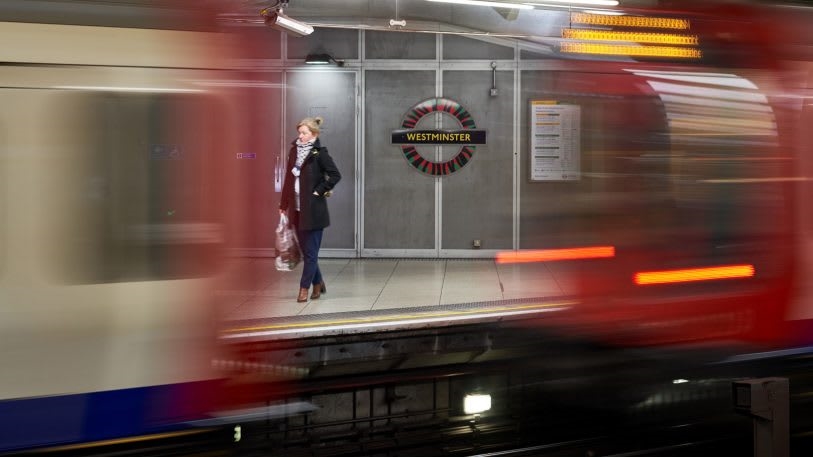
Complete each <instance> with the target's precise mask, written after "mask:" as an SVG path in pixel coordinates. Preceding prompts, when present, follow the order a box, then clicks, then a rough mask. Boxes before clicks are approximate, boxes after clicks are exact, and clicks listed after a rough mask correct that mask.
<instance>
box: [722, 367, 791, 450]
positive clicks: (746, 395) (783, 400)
mask: <svg viewBox="0 0 813 457" xmlns="http://www.w3.org/2000/svg"><path fill="white" fill-rule="evenodd" d="M732 393H733V399H734V409H735V410H736V411H737V412H738V413H740V414H743V415H746V416H749V417H751V418H753V424H754V457H789V456H790V444H789V441H790V419H789V417H790V386H789V383H788V380H787V379H786V378H759V379H751V380H746V381H736V382H734V383H733V384H732Z"/></svg>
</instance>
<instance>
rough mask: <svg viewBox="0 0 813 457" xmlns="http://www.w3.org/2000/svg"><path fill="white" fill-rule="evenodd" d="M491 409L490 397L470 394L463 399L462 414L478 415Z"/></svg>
mask: <svg viewBox="0 0 813 457" xmlns="http://www.w3.org/2000/svg"><path fill="white" fill-rule="evenodd" d="M489 409H491V395H487V394H470V395H466V398H464V399H463V412H464V413H466V414H480V413H482V412H483V411H488V410H489Z"/></svg>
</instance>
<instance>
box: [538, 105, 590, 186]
mask: <svg viewBox="0 0 813 457" xmlns="http://www.w3.org/2000/svg"><path fill="white" fill-rule="evenodd" d="M530 119H531V139H530V145H531V167H530V169H531V181H575V180H578V179H580V169H579V164H580V160H581V141H580V140H581V130H580V128H581V127H580V126H581V107H580V106H577V105H559V104H557V102H555V101H549V100H532V101H531V117H530Z"/></svg>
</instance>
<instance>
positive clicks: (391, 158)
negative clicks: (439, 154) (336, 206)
mask: <svg viewBox="0 0 813 457" xmlns="http://www.w3.org/2000/svg"><path fill="white" fill-rule="evenodd" d="M435 79H436V72H435V71H434V70H414V71H413V70H367V71H366V72H365V106H366V110H365V124H364V125H365V133H364V142H365V143H364V146H365V147H364V192H363V197H362V198H363V201H364V219H363V220H364V222H363V223H364V235H363V246H362V254H363V255H371V256H375V255H382V256H394V255H418V256H435V255H436V254H437V244H436V238H437V236H436V220H435V219H436V216H435V214H436V180H437V179H438V178H436V177H432V176H428V175H425V174H423V173H421V172H419V171H418V170H416V169H415V168H414V167H412V166H411V165H410V164H409V162H407V159H406V158H405V157H404V154H403V153H402V152H401V148H400V147H398V146H397V145H393V144H392V143H391V132H392V131H393V130H395V129H398V128H400V126H401V123H402V122H403V118H404V115H405V114H406V113H407V112H408V111H409V109H410V108H412V107H413V106H414V105H415V104H417V103H419V102H421V101H422V100H425V99H427V98H431V97H433V96H434V95H435ZM427 117H429V116H427ZM433 127H434V126H433V125H432V126H429V128H433ZM434 151H435V147H433V146H419V152H420V153H421V154H422V155H424V154H426V155H425V156H427V157H434V155H435V152H434Z"/></svg>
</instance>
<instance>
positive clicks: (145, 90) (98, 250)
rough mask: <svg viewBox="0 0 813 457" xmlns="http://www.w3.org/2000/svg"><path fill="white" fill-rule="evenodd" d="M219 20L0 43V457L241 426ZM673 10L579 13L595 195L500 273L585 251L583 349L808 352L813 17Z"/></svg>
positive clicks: (231, 125) (563, 213) (11, 37)
mask: <svg viewBox="0 0 813 457" xmlns="http://www.w3.org/2000/svg"><path fill="white" fill-rule="evenodd" d="M15 3H17V4H25V3H26V2H24V1H21V2H15ZM168 3H169V4H176V3H183V2H182V1H181V0H178V1H176V2H168ZM208 3H209V2H191V1H190V2H188V4H187V5H185V6H188V5H193V4H194V5H196V6H194V7H189V8H186V9H185V10H184V14H183V15H182V16H180V18H179V17H176V16H171V17H169V18H167V17H166V16H164V15H161V16H160V19H161V21H158V22H156V18H155V17H149V18H145V22H146V23H148V24H149V26H144V25H139V24H134V23H132V22H133V21H134V19H133V17H132V13H133V10H132V8H127V9H125V10H124V11H123V12H121V13H119V14H120V15H121V17H126V18H125V19H115V20H111V19H110V18H105V19H102V20H100V21H99V22H98V23H91V24H75V23H73V24H70V23H59V21H58V20H54V21H44V20H37V19H32V18H31V17H30V16H28V17H25V15H23V16H21V18H16V19H15V20H14V21H10V22H0V38H1V39H2V41H3V42H4V43H17V45H15V46H4V47H2V48H0V62H2V64H0V101H2V106H3V107H4V109H2V110H0V219H2V221H3V223H2V224H0V454H2V453H4V452H15V451H17V450H20V449H30V448H41V447H48V446H56V445H77V444H80V443H97V442H105V441H106V440H113V439H119V438H123V437H130V438H132V437H142V438H143V437H166V436H173V434H177V436H183V434H185V433H190V430H192V431H194V430H196V429H195V428H193V427H191V426H190V424H194V423H195V422H196V421H198V420H200V419H202V418H207V417H209V416H210V415H211V413H212V412H213V411H217V410H219V409H223V408H230V407H234V406H235V405H234V404H233V403H231V399H230V398H227V397H224V395H226V394H225V392H227V391H228V390H227V389H224V388H223V384H224V383H225V382H227V381H228V380H224V379H222V377H221V376H220V373H217V372H215V371H214V369H213V366H212V360H213V359H214V358H215V357H216V356H217V355H218V354H219V353H220V352H221V351H224V350H228V348H224V347H220V346H218V342H217V341H218V339H217V337H216V336H217V330H218V329H217V323H218V306H217V303H216V301H215V300H216V297H217V295H216V294H214V293H213V292H214V290H215V288H216V287H217V286H218V285H219V283H218V281H219V280H220V278H219V276H220V273H221V268H222V263H223V257H224V256H223V254H224V249H225V248H226V247H227V237H228V233H227V232H228V226H229V224H233V223H234V222H235V221H234V220H230V219H229V210H230V208H229V202H230V201H231V200H230V199H231V198H233V195H232V194H231V192H232V189H233V187H234V185H235V179H236V178H235V176H236V173H234V172H233V170H232V167H233V163H234V161H233V160H227V159H231V158H233V155H232V151H240V150H241V147H240V146H239V143H240V141H242V140H241V139H244V138H247V137H250V136H251V134H250V132H248V131H247V128H249V127H250V126H251V125H253V123H254V122H255V121H256V119H254V118H249V119H246V118H245V116H249V117H251V116H252V113H251V112H244V111H242V110H241V109H238V108H237V105H239V101H237V100H239V99H240V97H241V94H240V93H238V92H239V90H240V84H235V80H236V79H238V78H240V75H235V74H233V72H232V71H231V70H229V69H228V65H227V64H225V63H224V61H225V59H226V58H227V57H229V56H231V57H233V56H234V55H235V54H238V53H239V51H238V50H237V48H236V47H235V46H236V44H235V42H234V41H232V39H231V37H229V36H228V35H227V34H223V33H220V32H219V31H218V30H217V25H216V23H215V22H216V21H212V19H211V18H212V16H213V15H214V14H215V11H214V9H207V7H206V6H205V5H207V4H208ZM213 3H216V2H213ZM689 4H691V5H696V6H688V5H689ZM201 5H202V6H201ZM680 5H681V7H680V8H681V9H680V11H677V10H674V11H672V10H668V9H663V10H649V11H636V10H630V11H628V12H627V13H628V14H627V15H624V16H604V17H599V16H596V17H593V16H590V15H587V14H585V15H583V16H575V19H584V21H585V22H583V23H582V24H581V25H579V26H577V27H574V29H578V30H583V31H588V32H591V33H592V32H601V33H593V34H591V35H586V37H587V38H584V42H581V41H579V40H580V38H578V33H576V34H574V35H572V36H570V37H568V38H567V39H566V40H563V43H565V46H564V48H563V52H562V55H561V56H560V57H561V59H560V60H559V61H557V62H556V64H555V67H556V70H555V71H552V72H550V75H551V76H550V77H549V78H546V79H545V80H544V81H540V85H539V87H538V90H537V93H536V94H534V96H539V98H546V99H549V100H553V101H555V102H556V103H559V104H562V105H568V104H571V105H579V106H581V113H582V120H581V170H580V176H581V178H580V179H579V180H577V181H573V182H567V183H565V184H564V186H563V187H562V190H563V192H562V195H561V196H560V198H559V202H558V203H557V205H555V206H552V207H551V209H550V210H549V211H548V212H547V213H546V216H545V217H548V218H550V219H551V220H554V222H553V223H552V224H551V226H553V227H556V228H557V229H558V230H559V231H558V233H559V243H558V244H559V245H558V246H551V249H548V250H545V251H544V252H520V253H511V254H509V255H507V256H506V259H507V260H508V261H517V259H521V260H531V261H533V260H544V259H549V258H555V257H557V256H559V257H560V258H570V259H573V258H574V257H579V256H583V255H584V254H585V253H587V254H588V256H587V257H589V258H581V259H578V260H569V261H568V268H571V271H572V272H573V273H574V275H573V279H574V289H573V291H574V294H575V295H576V296H577V297H578V298H579V300H578V302H579V304H578V306H574V307H573V308H572V309H571V311H570V312H568V313H562V314H561V317H552V318H550V319H549V321H550V322H552V323H554V324H557V325H560V326H561V327H562V328H565V329H567V331H569V332H573V333H578V334H581V335H585V336H587V337H589V338H591V339H600V340H602V341H606V342H611V343H614V344H619V345H635V346H639V345H660V344H681V343H689V342H697V341H709V340H714V341H731V340H738V341H750V342H752V343H755V344H758V345H760V347H768V348H787V347H796V346H800V345H805V344H810V343H813V341H811V340H813V325H811V322H812V321H813V280H811V279H810V269H811V268H812V267H813V258H812V257H811V256H813V218H811V216H810V211H808V209H807V206H806V205H808V203H807V202H808V201H810V199H811V197H813V195H811V192H813V189H812V188H811V184H810V181H811V178H810V176H811V175H812V174H813V161H812V160H811V159H810V158H809V157H808V156H807V155H808V147H809V145H810V144H811V143H813V129H811V128H810V127H811V126H813V111H811V99H810V97H811V95H813V92H811V88H812V87H811V84H813V65H812V63H813V53H811V52H810V50H809V47H810V43H813V36H810V35H809V34H810V33H811V32H809V31H808V30H809V27H808V26H807V23H809V19H810V13H809V12H807V10H803V9H798V8H774V7H764V6H758V5H757V6H755V5H751V6H747V7H746V6H744V5H740V4H732V3H728V2H724V3H717V2H714V3H706V2H697V3H694V2H691V3H690V2H681V3H680ZM97 6H98V5H97ZM113 8H115V7H113ZM149 11H151V12H154V11H156V8H150V9H149ZM190 12H192V13H190ZM91 17H92V16H91ZM625 17H626V18H632V19H628V20H630V21H631V22H630V23H626V24H625V23H624V22H623V21H624V20H623V19H620V18H625ZM613 18H617V19H613ZM636 18H637V19H636ZM648 18H658V20H657V21H654V22H652V23H651V25H646V24H648V21H649V19H648ZM174 21H179V22H174ZM65 22H68V21H65ZM574 23H577V21H574ZM670 24H672V25H670ZM675 28H679V29H680V30H679V32H677V34H679V35H681V38H679V44H678V45H677V46H673V47H676V49H677V50H678V51H679V52H676V53H665V54H651V55H641V54H637V55H635V56H630V55H629V51H630V47H623V46H622V49H621V50H618V49H616V50H617V51H618V54H613V49H615V48H614V46H616V45H617V42H618V41H623V40H624V39H625V35H623V34H622V35H612V33H613V32H619V31H620V32H622V33H626V32H630V33H637V34H639V35H637V37H638V38H640V37H642V36H644V37H647V39H651V40H655V41H656V43H657V44H659V45H658V46H655V47H658V48H665V47H667V46H661V44H663V43H662V42H664V41H666V40H668V39H669V36H670V35H675V34H676V33H675ZM604 33H607V34H606V35H603V34H604ZM647 34H649V35H647ZM806 34H807V35H806ZM687 36H688V38H687ZM695 36H696V38H697V41H696V42H695V41H694V39H693V37H695ZM597 37H598V38H601V37H609V39H610V41H611V43H598V45H596V43H595V41H596V38H597ZM254 46H257V45H256V44H254ZM638 48H639V47H638V46H636V49H638ZM622 51H624V52H627V54H626V55H625V54H623V52H622ZM639 51H640V49H639ZM661 51H663V52H666V51H664V50H663V49H661ZM636 52H637V51H636ZM653 52H657V51H653ZM232 53H234V54H232ZM247 106H250V104H248V105H247ZM224 151H225V152H224ZM574 248H575V249H574ZM585 248H586V249H585ZM557 319H560V320H558V321H557ZM83 449H84V448H83Z"/></svg>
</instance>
